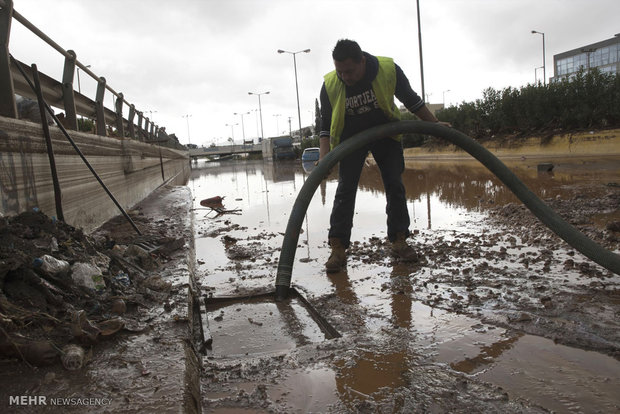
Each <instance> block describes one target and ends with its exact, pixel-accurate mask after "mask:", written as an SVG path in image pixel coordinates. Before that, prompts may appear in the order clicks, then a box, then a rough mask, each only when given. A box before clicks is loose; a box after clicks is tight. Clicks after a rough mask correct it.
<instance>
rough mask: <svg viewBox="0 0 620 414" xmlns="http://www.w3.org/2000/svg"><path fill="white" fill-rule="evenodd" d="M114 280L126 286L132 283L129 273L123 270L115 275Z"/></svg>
mask: <svg viewBox="0 0 620 414" xmlns="http://www.w3.org/2000/svg"><path fill="white" fill-rule="evenodd" d="M114 280H115V281H116V282H118V284H119V285H121V286H125V287H127V286H129V283H130V280H129V275H128V274H127V273H125V272H122V271H120V272H118V274H117V275H116V276H114Z"/></svg>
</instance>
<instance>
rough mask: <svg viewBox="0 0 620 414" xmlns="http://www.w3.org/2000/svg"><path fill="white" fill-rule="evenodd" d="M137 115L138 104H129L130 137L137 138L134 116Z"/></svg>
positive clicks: (128, 126)
mask: <svg viewBox="0 0 620 414" xmlns="http://www.w3.org/2000/svg"><path fill="white" fill-rule="evenodd" d="M135 115H136V106H135V105H134V104H131V105H130V106H129V115H128V116H127V128H128V129H129V137H130V138H131V139H136V129H135V127H134V125H133V118H134V117H135Z"/></svg>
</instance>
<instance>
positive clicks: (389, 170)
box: [329, 138, 410, 247]
mask: <svg viewBox="0 0 620 414" xmlns="http://www.w3.org/2000/svg"><path fill="white" fill-rule="evenodd" d="M369 151H370V152H371V153H372V155H373V157H374V159H375V161H376V162H377V166H378V167H379V170H380V171H381V178H382V179H383V186H384V188H385V198H386V201H387V204H386V206H385V212H386V213H387V232H388V239H389V240H390V241H394V240H395V239H396V234H397V233H404V234H405V236H408V235H409V224H410V221H409V212H408V211H407V197H406V195H405V186H404V185H403V181H402V173H403V171H404V169H405V160H404V157H403V150H402V147H401V144H400V142H398V141H396V140H394V139H392V138H383V139H380V140H378V141H375V142H373V143H371V144H369V145H367V146H366V147H364V148H362V149H359V150H357V151H355V152H354V153H352V154H349V155H348V156H347V157H345V158H343V159H342V160H341V161H340V166H339V169H338V175H339V177H338V188H337V189H336V196H335V197H334V205H333V208H332V214H331V217H330V219H329V225H330V228H329V237H330V238H332V237H334V238H338V239H340V241H341V243H342V244H343V245H344V246H345V247H349V243H350V241H351V228H352V227H353V215H354V213H355V196H356V194H357V186H358V184H359V180H360V175H361V173H362V168H363V167H364V160H365V159H366V155H368V152H369Z"/></svg>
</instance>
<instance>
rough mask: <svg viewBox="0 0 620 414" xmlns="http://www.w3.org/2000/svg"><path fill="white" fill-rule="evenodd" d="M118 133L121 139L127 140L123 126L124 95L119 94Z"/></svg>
mask: <svg viewBox="0 0 620 414" xmlns="http://www.w3.org/2000/svg"><path fill="white" fill-rule="evenodd" d="M116 132H118V134H119V136H120V138H122V139H124V138H125V127H124V126H123V94H122V93H119V94H118V98H116Z"/></svg>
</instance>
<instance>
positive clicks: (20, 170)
mask: <svg viewBox="0 0 620 414" xmlns="http://www.w3.org/2000/svg"><path fill="white" fill-rule="evenodd" d="M50 134H51V137H52V145H53V149H54V155H55V161H56V169H57V172H58V178H59V183H60V188H61V192H62V207H63V212H64V217H65V221H66V222H67V223H69V224H71V225H73V226H75V227H80V228H82V229H83V230H84V231H85V232H90V231H92V230H94V229H96V228H97V227H99V226H100V225H101V224H103V223H104V222H106V221H107V220H109V219H110V218H111V217H114V216H116V215H118V214H120V211H119V210H118V208H117V207H116V205H115V204H114V202H113V201H112V200H111V199H110V197H109V196H108V195H107V194H106V192H105V190H104V189H103V188H102V186H101V185H100V184H99V182H98V181H97V179H96V178H95V177H94V176H93V174H92V173H91V172H90V170H89V169H88V167H87V166H86V164H85V163H84V162H83V161H82V159H81V158H80V156H79V155H78V154H77V153H76V151H75V150H74V148H73V147H72V146H71V144H70V143H69V141H68V140H67V138H66V137H65V136H64V134H63V133H62V132H61V131H60V129H59V128H57V127H55V126H50ZM69 134H70V136H71V138H73V140H74V141H75V143H76V145H77V146H78V147H79V149H80V150H81V151H82V153H83V154H84V156H85V157H86V159H87V160H88V161H89V163H90V164H91V166H92V167H93V169H94V170H95V171H96V172H97V173H98V175H99V177H100V178H101V180H102V181H103V182H104V184H105V185H106V186H107V188H108V189H109V190H110V192H111V193H112V194H113V195H114V197H115V198H116V200H117V201H118V202H119V204H120V205H121V206H122V207H123V208H124V209H125V210H127V209H130V208H131V207H132V206H134V205H135V204H137V203H138V202H139V201H141V200H142V199H144V198H145V197H146V196H148V195H149V194H150V193H151V192H152V191H153V190H155V189H156V188H157V187H159V186H161V185H162V184H164V183H173V184H177V185H183V184H185V183H186V182H187V179H188V177H189V174H190V165H189V157H188V153H187V152H184V151H180V150H174V149H170V148H166V147H159V146H157V145H154V144H147V143H143V142H138V141H133V140H130V139H118V138H111V137H101V136H97V135H93V134H86V133H80V132H75V131H70V132H69ZM160 151H161V157H162V161H163V162H162V163H160ZM162 165H163V178H162ZM0 197H1V203H0V215H14V214H19V213H21V212H23V211H27V210H30V209H32V208H34V207H38V208H39V209H40V210H41V211H43V212H44V213H46V214H47V215H49V216H56V215H57V213H56V205H55V199H54V188H53V182H52V174H51V169H50V161H49V158H48V152H47V146H46V143H45V138H44V135H43V129H42V127H41V125H40V124H36V123H32V122H29V121H23V120H18V119H12V118H4V117H0Z"/></svg>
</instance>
